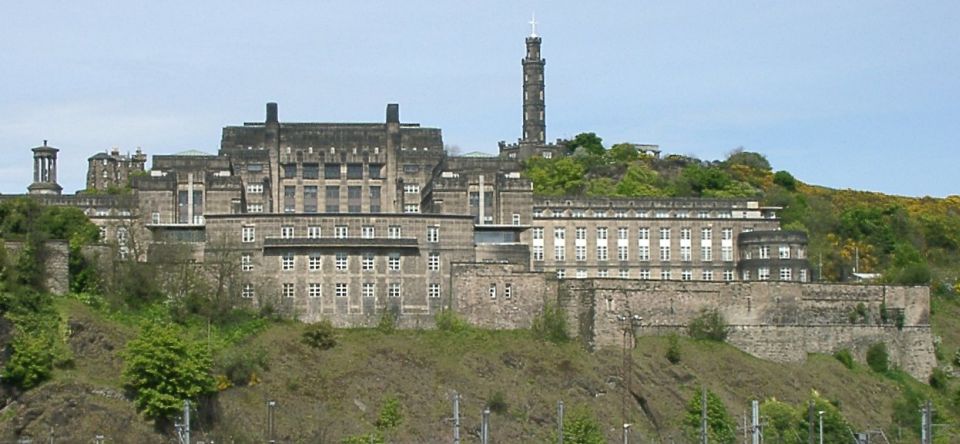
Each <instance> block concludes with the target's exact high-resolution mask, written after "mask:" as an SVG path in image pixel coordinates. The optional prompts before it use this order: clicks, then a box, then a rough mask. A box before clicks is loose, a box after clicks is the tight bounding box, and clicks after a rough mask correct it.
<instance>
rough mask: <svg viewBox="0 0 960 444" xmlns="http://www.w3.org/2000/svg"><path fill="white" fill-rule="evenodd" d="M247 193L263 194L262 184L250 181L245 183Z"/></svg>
mask: <svg viewBox="0 0 960 444" xmlns="http://www.w3.org/2000/svg"><path fill="white" fill-rule="evenodd" d="M247 194H263V184H262V183H252V184H250V185H247Z"/></svg>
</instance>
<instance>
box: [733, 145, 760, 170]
mask: <svg viewBox="0 0 960 444" xmlns="http://www.w3.org/2000/svg"><path fill="white" fill-rule="evenodd" d="M723 163H724V165H726V166H728V167H730V166H733V165H743V166H746V167H749V168H751V169H755V170H760V171H770V170H771V168H770V162H769V161H767V158H766V156H764V155H763V154H760V153H754V152H750V151H744V150H743V148H737V149H735V150H733V151H731V152H730V154H729V155H727V159H726V160H724V162H723Z"/></svg>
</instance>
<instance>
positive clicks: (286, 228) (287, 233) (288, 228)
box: [280, 225, 294, 239]
mask: <svg viewBox="0 0 960 444" xmlns="http://www.w3.org/2000/svg"><path fill="white" fill-rule="evenodd" d="M293 237H294V236H293V225H283V226H281V227H280V238H281V239H293Z"/></svg>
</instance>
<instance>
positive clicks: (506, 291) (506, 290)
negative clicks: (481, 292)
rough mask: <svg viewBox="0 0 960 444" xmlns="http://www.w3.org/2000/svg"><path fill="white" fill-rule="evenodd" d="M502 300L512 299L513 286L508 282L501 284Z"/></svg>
mask: <svg viewBox="0 0 960 444" xmlns="http://www.w3.org/2000/svg"><path fill="white" fill-rule="evenodd" d="M503 298H504V299H510V298H513V284H511V283H509V282H508V283H506V284H503Z"/></svg>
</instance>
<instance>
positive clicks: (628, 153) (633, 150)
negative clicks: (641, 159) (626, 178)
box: [607, 143, 638, 163]
mask: <svg viewBox="0 0 960 444" xmlns="http://www.w3.org/2000/svg"><path fill="white" fill-rule="evenodd" d="M607 155H608V156H610V159H611V160H613V161H614V162H620V163H630V162H633V161H634V160H637V157H638V154H637V147H635V146H633V144H632V143H618V144H616V145H614V146H612V147H610V151H608V152H607Z"/></svg>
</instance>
